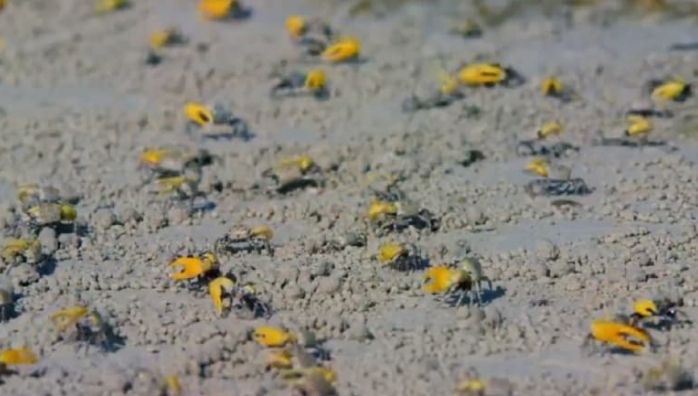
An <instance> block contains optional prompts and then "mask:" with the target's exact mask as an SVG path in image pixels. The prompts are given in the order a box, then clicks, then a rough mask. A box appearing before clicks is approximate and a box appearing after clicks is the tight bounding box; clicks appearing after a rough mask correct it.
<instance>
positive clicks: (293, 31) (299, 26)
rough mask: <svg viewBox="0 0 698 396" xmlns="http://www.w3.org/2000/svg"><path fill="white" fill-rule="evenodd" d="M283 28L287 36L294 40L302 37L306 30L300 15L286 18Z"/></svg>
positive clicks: (303, 19)
mask: <svg viewBox="0 0 698 396" xmlns="http://www.w3.org/2000/svg"><path fill="white" fill-rule="evenodd" d="M285 26H286V31H287V32H288V34H289V36H291V37H292V38H294V39H297V38H300V37H301V36H303V35H304V34H305V32H306V29H307V24H306V23H305V18H303V17H302V16H300V15H290V16H288V18H286V22H285Z"/></svg>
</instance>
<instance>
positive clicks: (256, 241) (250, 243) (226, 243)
mask: <svg viewBox="0 0 698 396" xmlns="http://www.w3.org/2000/svg"><path fill="white" fill-rule="evenodd" d="M273 237H274V231H273V230H272V229H271V228H270V227H269V226H267V225H263V224H260V225H256V226H252V227H235V228H233V229H231V230H230V231H229V232H228V233H227V234H226V235H224V236H223V237H221V238H219V239H218V240H216V242H215V244H214V245H215V250H216V252H217V253H218V254H219V255H223V254H225V253H228V254H235V253H237V252H250V251H256V252H257V253H261V252H262V251H263V250H266V251H267V253H269V255H272V256H273V255H274V248H273V247H272V245H271V239H272V238H273Z"/></svg>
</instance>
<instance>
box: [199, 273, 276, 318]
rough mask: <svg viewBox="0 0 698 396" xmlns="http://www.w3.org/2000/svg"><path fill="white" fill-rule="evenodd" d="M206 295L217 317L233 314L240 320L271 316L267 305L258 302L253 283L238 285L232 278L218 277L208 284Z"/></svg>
mask: <svg viewBox="0 0 698 396" xmlns="http://www.w3.org/2000/svg"><path fill="white" fill-rule="evenodd" d="M208 294H209V296H210V297H211V301H212V302H213V307H214V309H215V310H216V313H217V314H218V315H219V316H223V315H225V314H227V313H228V312H233V313H234V314H235V316H236V317H237V318H240V319H254V318H259V317H269V316H271V308H270V307H269V304H267V303H265V302H264V301H262V300H260V298H259V295H258V292H257V288H256V287H255V285H254V284H253V283H245V284H242V285H238V281H237V279H235V277H234V276H232V275H228V276H219V277H217V278H215V279H213V280H211V281H210V282H209V284H208Z"/></svg>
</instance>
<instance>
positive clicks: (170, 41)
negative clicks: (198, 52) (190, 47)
mask: <svg viewBox="0 0 698 396" xmlns="http://www.w3.org/2000/svg"><path fill="white" fill-rule="evenodd" d="M185 42H186V39H185V37H184V35H183V34H182V33H181V32H180V31H179V30H178V29H177V28H176V27H167V28H164V29H160V30H156V31H154V32H153V33H151V34H150V37H149V39H148V55H147V56H146V58H145V63H146V64H147V65H150V66H157V65H159V64H160V62H162V55H161V52H162V50H163V49H164V48H165V47H171V46H175V45H180V44H184V43H185Z"/></svg>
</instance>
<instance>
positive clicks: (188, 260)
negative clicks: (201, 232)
mask: <svg viewBox="0 0 698 396" xmlns="http://www.w3.org/2000/svg"><path fill="white" fill-rule="evenodd" d="M170 268H173V269H175V270H176V272H174V273H172V274H170V278H172V280H174V281H175V282H182V281H193V282H194V286H197V285H200V284H202V283H208V282H209V281H211V280H213V279H215V278H217V277H219V276H221V273H220V270H219V262H218V258H217V257H216V255H215V254H214V253H212V252H203V253H201V254H199V255H197V256H193V255H184V256H179V257H177V258H175V259H174V260H172V261H171V262H170Z"/></svg>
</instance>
